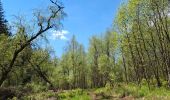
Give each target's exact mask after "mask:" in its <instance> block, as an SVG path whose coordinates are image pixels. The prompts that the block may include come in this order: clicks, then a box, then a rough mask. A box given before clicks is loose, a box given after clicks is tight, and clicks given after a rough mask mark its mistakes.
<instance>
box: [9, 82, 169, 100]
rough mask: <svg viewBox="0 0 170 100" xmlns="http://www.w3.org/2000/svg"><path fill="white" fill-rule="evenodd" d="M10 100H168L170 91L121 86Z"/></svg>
mask: <svg viewBox="0 0 170 100" xmlns="http://www.w3.org/2000/svg"><path fill="white" fill-rule="evenodd" d="M12 100H170V90H169V89H167V88H165V87H161V88H154V87H151V88H150V89H149V88H148V87H147V86H146V85H141V86H137V85H134V84H130V85H126V84H121V85H117V86H114V87H109V86H106V87H103V88H95V89H75V90H59V91H56V92H54V91H52V90H47V91H44V92H36V93H35V92H34V93H30V94H27V95H25V96H21V98H20V99H17V98H13V99H12Z"/></svg>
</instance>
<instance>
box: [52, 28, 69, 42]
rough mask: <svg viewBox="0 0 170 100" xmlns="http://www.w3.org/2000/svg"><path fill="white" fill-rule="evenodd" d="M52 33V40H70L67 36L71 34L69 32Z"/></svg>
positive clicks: (53, 31) (54, 31)
mask: <svg viewBox="0 0 170 100" xmlns="http://www.w3.org/2000/svg"><path fill="white" fill-rule="evenodd" d="M50 32H51V33H52V35H51V39H53V40H55V39H60V40H68V38H67V37H66V35H67V34H69V31H67V30H58V31H56V30H51V31H50Z"/></svg>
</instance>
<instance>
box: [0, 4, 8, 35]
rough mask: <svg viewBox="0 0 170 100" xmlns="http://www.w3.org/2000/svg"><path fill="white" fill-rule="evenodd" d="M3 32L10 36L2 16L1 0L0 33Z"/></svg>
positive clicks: (0, 5) (0, 6)
mask: <svg viewBox="0 0 170 100" xmlns="http://www.w3.org/2000/svg"><path fill="white" fill-rule="evenodd" d="M1 34H5V35H7V36H10V35H11V34H10V32H9V29H8V26H7V20H6V19H5V18H4V10H3V7H2V1H0V35H1Z"/></svg>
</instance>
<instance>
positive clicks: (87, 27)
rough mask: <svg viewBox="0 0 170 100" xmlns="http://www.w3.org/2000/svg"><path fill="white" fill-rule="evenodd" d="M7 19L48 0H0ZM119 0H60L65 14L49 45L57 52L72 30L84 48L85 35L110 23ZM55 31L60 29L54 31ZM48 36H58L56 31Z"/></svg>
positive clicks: (86, 45) (47, 3) (40, 5)
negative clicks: (60, 29) (61, 27)
mask: <svg viewBox="0 0 170 100" xmlns="http://www.w3.org/2000/svg"><path fill="white" fill-rule="evenodd" d="M1 1H2V2H3V7H4V10H5V16H6V19H7V20H8V21H12V19H13V15H25V16H27V17H31V14H32V11H33V9H35V8H38V7H40V8H44V7H47V5H49V3H50V2H49V0H1ZM121 1H122V0H62V2H63V4H64V7H65V9H64V11H65V12H66V13H67V17H65V18H64V20H63V29H62V30H63V31H62V33H64V36H63V35H62V36H63V37H60V39H56V38H49V41H50V45H51V46H52V47H53V48H54V50H55V51H56V54H57V56H61V54H62V51H63V47H64V46H65V44H66V42H67V41H68V40H69V39H70V38H71V36H72V35H73V34H74V35H75V36H76V38H77V40H78V42H80V43H82V44H83V45H84V46H85V48H86V49H87V48H88V44H89V38H90V37H91V36H93V35H97V34H101V33H104V32H105V31H106V30H107V29H108V28H110V27H111V25H112V23H113V20H114V17H115V15H116V13H117V10H118V8H119V6H120V4H121ZM56 33H57V34H58V33H60V32H56ZM49 35H50V36H53V37H54V36H55V37H58V36H60V35H61V34H59V35H56V34H49Z"/></svg>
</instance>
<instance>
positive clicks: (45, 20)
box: [0, 0, 63, 86]
mask: <svg viewBox="0 0 170 100" xmlns="http://www.w3.org/2000/svg"><path fill="white" fill-rule="evenodd" d="M50 1H51V2H52V4H53V6H50V7H49V11H50V13H49V16H48V17H45V16H43V15H42V14H41V12H38V13H36V18H37V25H38V27H37V30H38V31H37V32H36V33H35V34H34V35H33V36H31V37H30V38H29V39H28V40H27V41H25V42H24V43H20V45H19V46H18V47H17V48H15V49H13V50H14V52H13V54H12V57H11V59H10V60H9V62H8V64H7V65H5V66H3V67H6V68H5V71H3V72H2V75H1V78H0V86H1V85H2V84H3V82H4V81H5V80H6V79H7V78H8V74H9V73H10V72H11V71H12V69H13V67H14V64H15V62H16V59H17V57H18V55H19V54H20V53H21V52H22V51H23V50H24V49H25V48H26V47H27V46H28V45H30V44H31V43H32V41H34V40H35V39H37V38H38V37H39V36H40V35H42V34H43V33H44V32H47V31H48V30H49V29H52V28H56V27H58V23H54V22H56V21H59V20H60V19H59V18H61V15H62V9H63V7H61V6H60V5H59V4H58V2H57V1H53V0H50ZM59 16H60V17H59ZM19 25H20V24H19ZM19 28H21V29H25V27H24V26H23V25H22V24H21V25H20V26H19Z"/></svg>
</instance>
